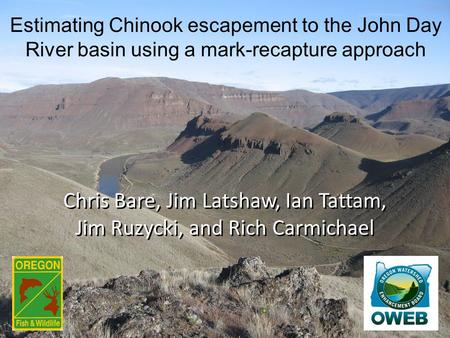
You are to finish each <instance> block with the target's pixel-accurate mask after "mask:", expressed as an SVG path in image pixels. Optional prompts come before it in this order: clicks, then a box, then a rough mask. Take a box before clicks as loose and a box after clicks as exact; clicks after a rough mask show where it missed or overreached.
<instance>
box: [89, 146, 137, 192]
mask: <svg viewBox="0 0 450 338" xmlns="http://www.w3.org/2000/svg"><path fill="white" fill-rule="evenodd" d="M130 156H131V155H123V156H119V157H114V158H111V159H109V160H106V161H105V162H103V163H102V164H101V165H100V169H99V172H98V182H97V190H98V191H99V192H101V193H102V194H105V195H107V196H110V197H114V196H115V194H116V193H119V192H120V190H121V188H122V186H121V184H120V181H121V178H122V175H123V173H124V171H125V162H126V160H127V159H128V158H129V157H130Z"/></svg>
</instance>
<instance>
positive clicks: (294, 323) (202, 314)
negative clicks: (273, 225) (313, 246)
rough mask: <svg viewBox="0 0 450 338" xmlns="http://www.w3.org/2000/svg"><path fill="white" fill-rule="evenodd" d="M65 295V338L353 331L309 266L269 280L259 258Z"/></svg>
mask: <svg viewBox="0 0 450 338" xmlns="http://www.w3.org/2000/svg"><path fill="white" fill-rule="evenodd" d="M64 298H65V302H64V311H65V330H64V333H63V335H64V336H65V337H167V336H177V337H178V336H183V337H224V336H225V337H348V336H349V335H350V334H351V328H352V322H351V320H350V319H349V316H348V312H347V302H346V300H344V299H325V298H324V296H323V292H322V289H321V286H320V276H319V274H318V273H317V271H316V270H315V269H314V268H307V267H299V268H294V269H288V270H285V271H284V272H282V273H281V274H279V275H276V276H271V275H270V273H269V272H268V269H267V268H266V266H265V264H264V262H263V261H262V260H261V259H260V258H259V257H252V258H240V259H239V261H238V263H237V264H235V265H232V266H230V267H228V268H225V269H223V271H222V272H221V273H220V275H219V277H218V276H217V275H216V274H214V273H212V272H205V271H194V272H187V271H174V272H160V273H158V272H154V271H142V272H141V273H140V274H139V275H138V276H132V277H126V276H121V277H119V278H116V279H111V280H109V281H107V282H106V283H105V284H104V285H102V286H92V285H72V286H69V287H68V288H66V290H65V295H64ZM36 334H37V333H31V334H30V335H29V336H36V337H37V336H39V334H38V335H36ZM58 335H60V334H59V333H55V334H49V336H58Z"/></svg>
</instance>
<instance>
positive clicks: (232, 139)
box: [174, 113, 366, 195]
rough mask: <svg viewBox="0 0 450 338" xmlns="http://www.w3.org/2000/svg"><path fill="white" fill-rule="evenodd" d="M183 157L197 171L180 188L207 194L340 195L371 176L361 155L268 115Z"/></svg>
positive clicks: (234, 128)
mask: <svg viewBox="0 0 450 338" xmlns="http://www.w3.org/2000/svg"><path fill="white" fill-rule="evenodd" d="M188 128H189V127H188ZM183 133H186V131H184V132H183ZM183 133H182V135H183ZM176 144H177V142H175V145H174V147H175V146H176ZM182 159H183V161H184V162H185V163H188V164H190V165H191V167H190V170H189V171H188V172H187V173H185V174H184V175H183V176H182V177H180V179H179V180H178V181H177V182H176V184H178V185H180V186H183V187H187V188H188V189H198V190H202V189H206V191H214V190H219V191H221V192H222V191H223V192H229V193H237V192H240V191H243V192H247V193H253V194H265V195H267V194H280V195H282V194H284V193H285V192H292V191H295V192H296V193H298V194H302V193H305V194H306V193H314V192H318V191H330V192H335V193H337V192H342V191H345V190H346V189H349V188H350V187H352V186H354V185H356V184H357V183H359V182H360V181H361V180H362V179H363V178H364V177H365V175H366V173H365V172H364V171H363V170H361V169H359V164H360V162H361V157H360V156H359V155H358V154H357V153H356V152H353V151H352V150H350V149H347V148H344V147H341V146H339V145H337V144H334V143H332V142H330V141H328V140H326V139H324V138H322V137H320V136H318V135H316V134H313V133H311V132H308V131H306V130H303V129H299V128H292V127H289V126H288V125H285V124H283V123H281V122H279V121H277V120H275V119H273V118H271V117H269V116H268V115H265V114H262V113H255V114H252V115H251V116H249V117H248V118H246V119H243V120H241V121H238V122H236V123H234V124H232V125H230V126H228V127H226V128H223V129H221V130H219V131H218V132H215V133H212V134H211V135H210V136H209V137H207V138H206V139H204V140H203V141H202V142H200V143H198V144H196V145H195V146H194V147H192V148H191V149H190V150H188V151H185V152H184V153H183V154H182ZM261 182H265V184H261Z"/></svg>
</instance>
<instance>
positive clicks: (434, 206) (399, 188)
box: [339, 143, 450, 249]
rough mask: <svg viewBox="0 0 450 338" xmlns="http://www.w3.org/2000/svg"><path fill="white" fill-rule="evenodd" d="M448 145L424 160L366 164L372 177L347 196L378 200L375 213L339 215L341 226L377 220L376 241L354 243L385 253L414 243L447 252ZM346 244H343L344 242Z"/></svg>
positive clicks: (449, 228)
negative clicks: (380, 208) (381, 206)
mask: <svg viewBox="0 0 450 338" xmlns="http://www.w3.org/2000/svg"><path fill="white" fill-rule="evenodd" d="M449 163H450V143H446V144H444V145H442V146H440V147H439V148H437V149H435V150H432V151H430V152H428V153H425V154H423V155H420V156H417V157H414V158H411V159H406V160H402V161H397V162H391V163H381V162H374V161H370V160H367V161H366V163H365V164H364V166H365V167H368V170H369V172H371V173H372V174H370V175H369V176H368V177H367V178H366V179H365V181H364V182H363V183H361V184H359V185H358V186H357V187H355V188H354V189H352V190H351V191H350V193H351V194H353V195H358V196H380V197H381V198H382V201H383V202H384V203H385V204H386V207H387V208H386V210H385V211H384V212H381V211H378V210H364V211H361V210H352V211H350V210H348V211H342V212H340V215H339V217H340V218H341V219H342V220H343V221H344V222H345V221H350V220H351V221H352V222H354V223H357V224H358V223H359V222H363V221H366V222H367V221H368V220H369V219H371V218H373V219H375V237H374V238H365V239H359V240H358V241H357V242H355V243H352V245H354V246H359V247H362V248H366V249H375V248H383V249H387V248H390V247H393V246H396V245H400V244H408V243H416V244H420V245H424V246H431V247H442V248H449V247H450V165H449ZM343 240H345V239H343Z"/></svg>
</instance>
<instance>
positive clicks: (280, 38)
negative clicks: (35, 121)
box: [0, 0, 450, 92]
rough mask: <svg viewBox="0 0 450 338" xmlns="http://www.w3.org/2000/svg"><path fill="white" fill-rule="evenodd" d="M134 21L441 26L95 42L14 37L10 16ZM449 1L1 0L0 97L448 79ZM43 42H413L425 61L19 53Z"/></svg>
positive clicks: (364, 85) (319, 87)
mask: <svg viewBox="0 0 450 338" xmlns="http://www.w3.org/2000/svg"><path fill="white" fill-rule="evenodd" d="M116 16H117V17H125V16H126V17H128V18H131V19H134V18H136V17H139V18H140V19H142V20H149V21H152V20H171V19H172V18H173V17H177V18H179V19H180V20H183V22H186V23H187V22H188V21H190V20H198V21H199V20H213V19H214V20H219V21H220V20H269V21H272V20H292V19H293V18H297V19H298V20H302V19H303V18H307V19H310V20H317V21H319V22H322V21H323V20H324V18H326V17H334V18H335V19H337V20H348V21H350V22H352V24H353V25H354V26H355V27H357V26H360V25H361V22H362V18H363V17H364V16H366V17H368V18H369V19H379V18H380V17H382V18H384V19H386V20H398V21H400V22H401V24H402V26H403V28H405V27H406V25H404V24H405V22H406V18H407V17H417V18H419V19H420V20H427V21H436V22H438V21H442V24H441V28H440V33H439V34H438V35H437V36H436V37H433V36H432V34H430V33H425V32H416V33H407V32H401V33H395V34H387V33H372V34H365V33H358V32H356V31H355V32H351V33H340V34H338V33H325V32H323V30H322V29H319V31H318V32H316V33H303V32H298V33H251V34H248V33H247V34H246V33H240V34H237V35H236V36H234V37H232V36H230V35H229V34H211V33H202V34H193V33H188V32H184V33H176V34H173V33H140V34H137V33H116V34H112V33H110V32H107V33H106V34H105V35H104V36H101V37H96V36H95V35H93V34H91V33H85V34H80V33H13V32H11V17H22V18H23V19H22V20H23V21H25V20H34V19H35V18H40V17H42V18H44V20H56V19H58V20H71V19H73V18H82V19H85V20H93V21H95V20H104V21H105V22H106V26H107V25H108V22H109V20H110V19H111V18H112V17H116ZM449 19H450V0H435V1H429V0H409V1H399V0H378V1H361V0H352V1H350V0H348V1H333V0H325V1H317V0H316V1H294V0H290V1H288V0H278V1H267V0H260V1H243V0H240V1H236V0H227V1H224V0H215V1H199V0H193V1H182V0H172V1H145V0H141V1H137V0H128V1H112V0H109V1H106V0H100V1H89V0H2V1H1V2H0V41H1V44H2V47H1V51H2V53H0V92H11V91H15V90H20V89H24V88H27V87H31V86H34V85H38V84H49V83H55V84H60V83H79V82H90V81H94V80H97V79H99V78H104V77H111V76H114V77H123V78H126V77H147V76H166V77H173V78H180V79H186V80H191V81H202V82H209V83H216V84H225V85H231V86H236V87H242V88H250V89H258V90H288V89H307V90H311V91H315V92H331V91H341V90H353V89H380V88H395V87H406V86H420V85H430V84H440V83H448V82H450V67H449V66H450V57H449V55H450V43H449V41H450V20H449ZM27 41H37V42H40V41H42V42H45V43H46V44H47V45H59V44H63V45H67V44H77V43H78V41H81V42H83V43H84V44H86V45H92V44H106V45H108V44H110V42H111V41H114V42H115V43H116V44H123V45H126V46H131V45H143V44H152V43H153V42H157V43H158V44H163V43H164V44H168V45H172V44H178V45H181V46H184V45H187V44H193V45H195V46H199V45H202V44H212V43H215V44H224V45H233V44H234V43H235V42H236V41H240V42H241V43H243V44H245V45H254V44H262V43H265V44H282V45H284V44H287V45H292V44H303V43H304V42H308V43H310V44H335V45H337V46H338V47H339V46H343V45H345V44H350V43H351V44H361V45H363V44H394V45H396V44H414V43H415V42H416V41H419V42H420V43H421V44H423V45H425V46H426V50H427V56H426V57H425V58H397V59H396V58H377V59H371V60H369V61H356V62H355V61H353V60H352V59H346V58H343V57H336V58H312V59H311V58H310V59H308V58H299V59H297V60H296V61H292V60H291V59H288V58H261V57H259V58H231V59H230V58H190V59H188V58H180V59H179V60H178V61H176V62H173V61H170V60H168V59H165V58H132V57H126V58H113V57H109V58H78V57H71V58H58V57H26V56H25V50H26V42H27Z"/></svg>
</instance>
